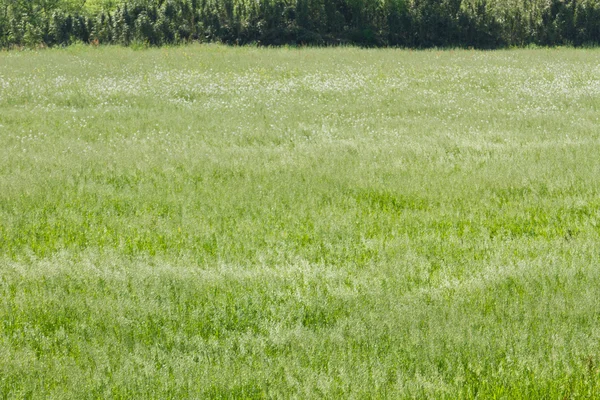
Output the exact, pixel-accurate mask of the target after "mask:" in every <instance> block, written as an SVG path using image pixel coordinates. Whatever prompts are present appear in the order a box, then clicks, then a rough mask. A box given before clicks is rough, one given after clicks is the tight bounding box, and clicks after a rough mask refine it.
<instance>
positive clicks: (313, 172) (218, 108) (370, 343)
mask: <svg viewBox="0 0 600 400" xmlns="http://www.w3.org/2000/svg"><path fill="white" fill-rule="evenodd" d="M599 60H600V51H598V50H573V49H559V50H518V51H496V52H479V51H467V50H461V51H442V52H439V51H423V52H415V51H404V50H391V49H386V50H381V49H380V50H375V49H373V50H360V49H356V48H334V49H298V50H296V49H286V48H278V49H265V48H255V47H225V46H216V45H203V46H198V45H194V46H179V47H175V48H160V49H149V50H147V51H134V50H133V49H128V48H122V47H117V46H114V47H113V46H107V47H100V48H93V47H91V46H71V47H68V48H66V49H51V50H43V51H27V52H3V53H0V398H60V399H68V398H73V399H86V398H126V399H129V398H159V399H166V398H265V397H266V398H415V397H417V398H427V397H429V398H436V399H437V398H449V399H456V398H508V399H519V398H522V399H532V398H552V399H572V398H598V397H599V395H600V369H599V366H600V309H599V307H598V299H599V298H600V251H599V248H598V243H599V242H600V179H599V177H600V157H598V154H600V130H598V124H599V116H600V114H599V113H598V109H599V108H600V63H599V62H598V61H599Z"/></svg>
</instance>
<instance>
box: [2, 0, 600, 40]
mask: <svg viewBox="0 0 600 400" xmlns="http://www.w3.org/2000/svg"><path fill="white" fill-rule="evenodd" d="M85 4H87V3H86V2H80V1H79V2H74V1H73V0H0V46H2V47H10V46H35V45H42V44H43V45H48V46H55V45H68V44H70V43H73V42H75V41H81V42H86V43H87V42H93V43H116V44H123V45H128V44H130V43H132V42H136V43H147V44H150V45H161V44H169V43H178V42H186V41H191V40H199V41H220V42H224V43H230V44H245V43H259V44H264V45H280V44H338V43H354V44H359V45H366V46H409V47H431V46H463V47H467V46H473V47H478V48H494V47H501V46H523V45H528V44H537V45H563V44H571V45H576V46H581V45H588V44H596V43H598V42H599V40H600V0H515V1H512V2H508V1H505V0H258V1H257V0H154V1H153V0H123V1H120V2H117V1H115V0H96V1H91V2H90V3H89V5H88V6H85Z"/></svg>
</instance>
